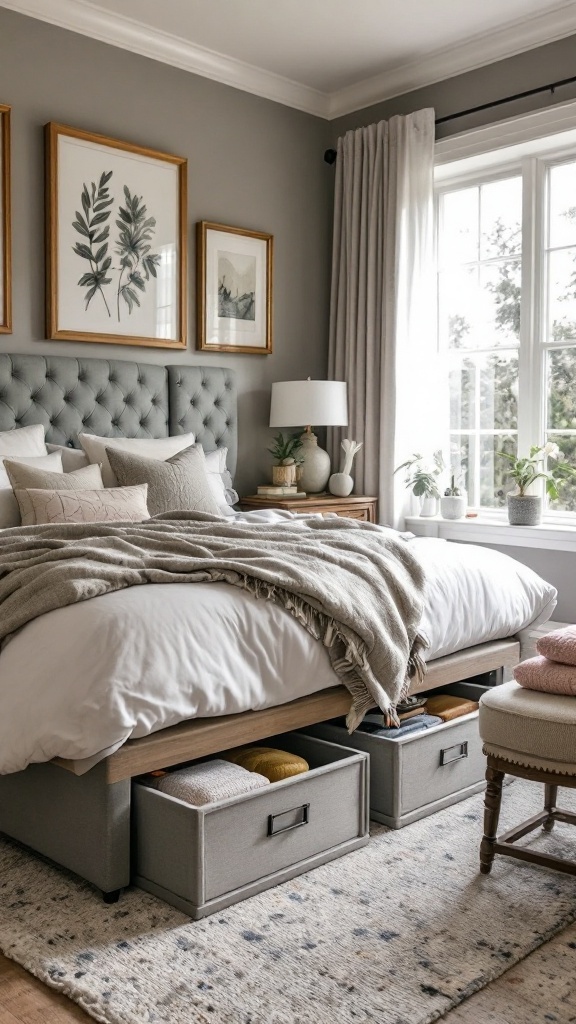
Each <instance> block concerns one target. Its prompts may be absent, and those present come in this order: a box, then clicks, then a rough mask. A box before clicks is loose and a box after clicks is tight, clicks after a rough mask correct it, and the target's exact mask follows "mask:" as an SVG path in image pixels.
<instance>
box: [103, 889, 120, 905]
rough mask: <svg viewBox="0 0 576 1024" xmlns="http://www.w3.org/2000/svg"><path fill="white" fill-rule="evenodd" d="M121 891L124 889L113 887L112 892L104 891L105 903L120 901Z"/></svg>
mask: <svg viewBox="0 0 576 1024" xmlns="http://www.w3.org/2000/svg"><path fill="white" fill-rule="evenodd" d="M121 892H122V889H113V890H112V892H103V893H102V899H103V900H104V903H118V900H119V899H120V893H121Z"/></svg>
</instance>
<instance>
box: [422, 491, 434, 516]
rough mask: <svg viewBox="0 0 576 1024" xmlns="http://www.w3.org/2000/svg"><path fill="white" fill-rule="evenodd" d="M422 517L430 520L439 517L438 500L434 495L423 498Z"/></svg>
mask: <svg viewBox="0 0 576 1024" xmlns="http://www.w3.org/2000/svg"><path fill="white" fill-rule="evenodd" d="M420 515H421V516H422V518H430V517H431V516H437V515H438V498H436V497H434V495H433V494H426V495H424V497H423V498H422V504H421V506H420Z"/></svg>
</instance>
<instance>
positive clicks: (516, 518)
mask: <svg viewBox="0 0 576 1024" xmlns="http://www.w3.org/2000/svg"><path fill="white" fill-rule="evenodd" d="M507 500H508V522H509V523H510V525H511V526H538V524H539V523H540V521H541V519H542V498H539V497H537V496H536V495H534V494H524V495H520V494H509V495H508V499H507Z"/></svg>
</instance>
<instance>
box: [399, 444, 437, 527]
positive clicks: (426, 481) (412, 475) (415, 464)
mask: <svg viewBox="0 0 576 1024" xmlns="http://www.w3.org/2000/svg"><path fill="white" fill-rule="evenodd" d="M402 469H405V470H406V471H407V472H406V477H405V480H404V482H405V484H406V487H408V488H409V489H410V490H411V491H412V494H413V495H414V496H415V497H416V498H419V499H420V502H421V505H420V515H421V516H436V515H438V502H439V501H440V490H439V488H438V477H439V476H440V474H441V473H443V472H444V459H443V457H442V452H441V451H440V449H438V451H435V452H434V454H433V456H432V462H431V463H428V462H426V461H425V459H424V456H423V455H419V454H418V453H417V452H415V453H414V454H413V455H412V457H411V458H410V459H407V460H406V462H403V463H402V464H401V465H400V466H398V467H397V468H396V469H395V470H394V472H395V473H399V472H400V470H402Z"/></svg>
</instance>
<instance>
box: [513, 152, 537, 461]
mask: <svg viewBox="0 0 576 1024" xmlns="http://www.w3.org/2000/svg"><path fill="white" fill-rule="evenodd" d="M541 176H542V175H541V167H540V165H539V162H538V160H536V158H535V157H527V158H526V159H525V160H523V161H522V293H521V301H520V353H519V365H518V451H519V454H520V455H527V454H528V452H529V449H530V446H531V445H533V444H539V443H540V438H541V437H542V436H543V423H542V416H541V408H542V383H541V374H540V362H541V354H542V353H541V347H540V324H541V292H542V288H541V278H542V274H541V257H540V253H541V239H542V217H541V212H540V211H541V200H542V195H541V193H542V183H541Z"/></svg>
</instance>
